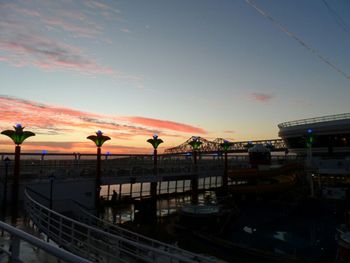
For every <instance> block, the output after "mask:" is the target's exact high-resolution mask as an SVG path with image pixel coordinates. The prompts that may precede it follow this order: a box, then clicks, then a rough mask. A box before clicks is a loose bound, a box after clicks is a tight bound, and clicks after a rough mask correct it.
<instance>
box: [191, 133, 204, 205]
mask: <svg viewBox="0 0 350 263" xmlns="http://www.w3.org/2000/svg"><path fill="white" fill-rule="evenodd" d="M188 144H189V145H190V146H191V147H192V151H193V163H194V171H193V175H192V179H191V188H192V203H193V204H197V203H198V174H197V152H198V150H199V148H200V146H201V145H202V144H203V142H201V140H200V137H192V140H191V141H190V142H189V143H188Z"/></svg>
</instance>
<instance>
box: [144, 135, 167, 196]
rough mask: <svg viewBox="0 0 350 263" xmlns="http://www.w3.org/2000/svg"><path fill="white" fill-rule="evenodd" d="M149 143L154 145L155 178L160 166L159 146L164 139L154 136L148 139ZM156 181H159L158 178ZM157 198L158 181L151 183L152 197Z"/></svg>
mask: <svg viewBox="0 0 350 263" xmlns="http://www.w3.org/2000/svg"><path fill="white" fill-rule="evenodd" d="M147 142H149V143H150V144H152V146H153V149H154V151H153V174H154V175H155V176H157V173H158V164H157V160H158V155H157V148H158V146H159V145H160V144H161V143H163V140H162V139H159V138H158V135H157V134H154V135H153V138H152V139H148V140H147ZM156 180H158V178H156ZM156 196H157V181H155V182H151V197H152V198H154V199H156Z"/></svg>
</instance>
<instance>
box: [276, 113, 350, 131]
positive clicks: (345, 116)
mask: <svg viewBox="0 0 350 263" xmlns="http://www.w3.org/2000/svg"><path fill="white" fill-rule="evenodd" d="M347 119H350V113H343V114H336V115H329V116H323V117H316V118H308V119H302V120H296V121H289V122H283V123H280V124H278V128H280V129H281V128H286V127H291V126H299V125H305V124H313V123H318V122H326V121H336V120H347Z"/></svg>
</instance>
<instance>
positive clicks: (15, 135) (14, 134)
mask: <svg viewBox="0 0 350 263" xmlns="http://www.w3.org/2000/svg"><path fill="white" fill-rule="evenodd" d="M13 128H14V130H5V131H2V132H1V134H3V135H6V136H8V137H10V138H11V139H12V141H13V142H14V143H15V145H16V147H15V163H14V171H13V177H14V178H13V190H12V202H13V206H12V207H13V211H12V212H13V214H12V215H13V216H12V218H13V220H14V222H13V223H14V224H16V222H15V221H16V219H17V206H18V187H19V175H20V171H19V169H20V158H21V144H22V143H23V142H24V140H25V139H27V138H29V137H31V136H35V133H33V132H30V131H23V129H24V127H22V125H21V124H16V126H13Z"/></svg>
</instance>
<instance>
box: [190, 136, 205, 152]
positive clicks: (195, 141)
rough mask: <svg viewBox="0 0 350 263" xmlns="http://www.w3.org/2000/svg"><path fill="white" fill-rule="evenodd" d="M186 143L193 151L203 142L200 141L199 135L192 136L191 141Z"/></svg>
mask: <svg viewBox="0 0 350 263" xmlns="http://www.w3.org/2000/svg"><path fill="white" fill-rule="evenodd" d="M188 144H189V145H190V146H191V147H192V149H193V151H194V152H195V151H198V150H199V147H200V146H201V145H202V144H203V142H201V141H200V137H193V138H192V141H190V142H189V143H188Z"/></svg>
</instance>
